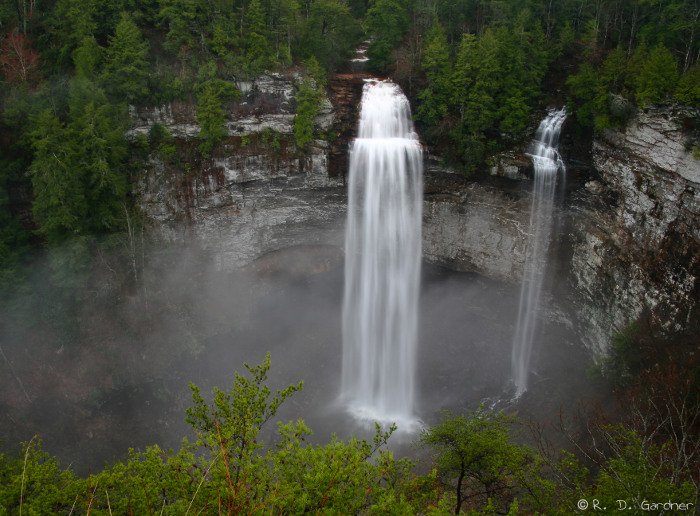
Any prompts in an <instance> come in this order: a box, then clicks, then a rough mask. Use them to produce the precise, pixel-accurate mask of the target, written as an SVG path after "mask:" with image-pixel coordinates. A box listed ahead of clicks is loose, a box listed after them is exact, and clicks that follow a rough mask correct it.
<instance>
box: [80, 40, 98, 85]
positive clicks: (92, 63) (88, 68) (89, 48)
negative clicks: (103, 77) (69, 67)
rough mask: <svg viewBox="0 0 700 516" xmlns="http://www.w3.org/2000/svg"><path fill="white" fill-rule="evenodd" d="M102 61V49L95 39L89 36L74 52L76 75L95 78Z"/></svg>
mask: <svg viewBox="0 0 700 516" xmlns="http://www.w3.org/2000/svg"><path fill="white" fill-rule="evenodd" d="M101 59H102V47H101V46H100V45H98V44H97V41H95V38H93V37H92V36H87V37H86V38H85V39H84V40H83V42H82V43H81V45H80V46H79V47H78V48H76V49H75V50H74V51H73V64H74V65H75V75H76V76H78V77H82V78H91V77H94V75H95V73H96V72H97V67H98V65H99V63H100V60H101Z"/></svg>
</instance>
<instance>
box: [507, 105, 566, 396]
mask: <svg viewBox="0 0 700 516" xmlns="http://www.w3.org/2000/svg"><path fill="white" fill-rule="evenodd" d="M565 119H566V110H565V108H562V109H559V110H554V109H553V110H550V111H549V113H548V114H547V116H546V117H545V119H544V120H542V122H541V123H540V126H539V128H538V129H537V133H536V136H535V142H534V143H533V146H532V153H531V155H530V156H531V158H532V162H533V165H534V172H535V173H534V175H535V180H534V186H533V191H532V206H531V208H530V230H529V235H530V236H529V238H528V242H527V250H526V252H525V268H524V270H523V283H522V287H521V290H520V305H519V308H518V320H517V323H516V329H515V336H514V338H513V354H512V371H513V383H514V384H515V396H516V397H519V396H521V395H522V394H523V393H524V392H525V391H526V390H527V387H528V376H529V369H530V357H531V355H532V345H533V341H534V338H535V330H536V328H537V312H538V310H539V305H540V296H541V294H542V283H543V282H544V277H545V269H546V267H547V254H548V251H549V242H550V240H551V233H552V219H553V209H554V192H555V186H556V183H557V175H558V173H559V171H561V172H562V173H564V172H565V167H564V163H563V162H562V160H561V157H560V155H559V152H558V150H557V149H558V147H559V134H560V133H561V126H562V124H563V123H564V120H565Z"/></svg>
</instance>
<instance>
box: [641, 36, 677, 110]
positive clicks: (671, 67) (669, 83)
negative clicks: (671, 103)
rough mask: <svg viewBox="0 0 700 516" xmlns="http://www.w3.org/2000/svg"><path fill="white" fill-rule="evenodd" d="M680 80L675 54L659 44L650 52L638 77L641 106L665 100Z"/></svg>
mask: <svg viewBox="0 0 700 516" xmlns="http://www.w3.org/2000/svg"><path fill="white" fill-rule="evenodd" d="M677 82H678V65H677V64H676V61H675V59H674V58H673V54H671V52H670V51H669V50H668V48H666V47H665V46H664V45H657V46H656V47H654V48H653V49H652V51H651V52H650V53H649V57H648V58H647V60H646V61H645V62H644V64H643V65H642V68H641V70H640V72H639V77H638V78H637V90H636V97H637V102H638V103H639V105H641V106H646V105H649V104H654V103H657V102H661V101H663V100H664V99H665V98H666V97H667V96H668V95H670V94H671V93H672V92H673V90H674V88H675V87H676V83H677Z"/></svg>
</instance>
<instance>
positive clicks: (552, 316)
mask: <svg viewBox="0 0 700 516" xmlns="http://www.w3.org/2000/svg"><path fill="white" fill-rule="evenodd" d="M321 251H322V252H320V251H319V250H318V249H310V250H305V249H293V250H288V251H281V252H279V253H276V255H275V256H274V257H273V258H269V257H268V258H267V259H266V260H263V263H265V267H263V268H258V269H253V270H251V271H247V272H245V273H241V274H225V273H220V272H216V271H215V270H209V269H207V267H205V266H203V265H202V263H201V262H200V261H198V260H200V257H196V259H193V260H190V262H194V263H197V264H198V267H197V270H198V272H197V273H194V272H193V271H192V270H191V266H192V263H189V262H188V263H187V264H184V265H180V266H177V265H176V266H173V265H172V262H169V263H170V268H169V269H168V272H167V274H163V273H162V272H161V275H160V276H158V278H159V279H158V281H157V282H153V284H152V285H151V291H150V292H149V294H148V296H150V299H151V301H150V302H149V303H150V304H149V303H145V302H144V301H143V300H140V298H139V295H134V296H131V297H126V298H120V299H119V300H118V301H115V302H114V303H115V304H114V305H112V304H109V303H106V302H105V306H102V305H101V304H100V303H99V302H93V303H91V304H90V305H89V306H87V305H86V306H82V305H81V306H80V307H79V308H78V309H77V310H76V311H75V313H74V314H73V316H74V317H75V318H76V320H75V321H74V325H75V328H73V329H72V330H71V331H72V333H70V335H69V337H65V340H66V341H67V342H66V343H60V342H59V341H60V339H59V338H58V337H57V335H56V334H54V333H52V331H56V330H55V327H54V326H51V325H43V326H42V328H41V329H37V327H36V325H33V324H29V323H26V322H24V323H23V328H24V329H23V330H22V331H20V330H19V329H16V331H14V332H8V331H4V332H3V333H2V337H3V339H4V340H3V349H4V350H5V352H6V354H7V358H8V360H7V361H6V360H3V359H2V358H1V357H0V360H2V362H1V363H0V371H2V373H1V374H2V376H1V377H0V383H1V385H0V386H1V387H2V394H1V395H0V436H2V439H3V443H2V445H3V448H4V449H6V450H16V447H17V443H18V442H19V441H21V440H29V439H30V438H31V437H32V436H33V435H34V434H39V435H40V436H41V437H42V438H43V441H44V448H45V449H46V450H47V451H49V452H50V453H52V454H55V455H57V456H58V457H59V458H60V459H61V462H62V464H63V465H64V466H67V465H69V464H71V467H72V468H73V469H75V470H76V471H78V472H87V471H91V470H92V471H94V470H95V469H99V468H100V467H102V466H103V465H104V464H106V463H109V462H112V461H114V460H117V459H119V458H122V457H124V456H125V454H126V451H127V449H128V448H129V447H135V448H143V447H145V446H146V445H149V444H154V443H158V444H160V445H162V446H165V447H170V446H177V445H178V444H179V442H180V440H181V438H182V437H184V436H186V435H190V431H189V428H188V427H187V425H186V424H185V423H184V417H185V410H186V408H187V407H188V406H189V404H190V394H189V389H188V382H194V383H196V384H197V385H199V386H200V387H201V388H202V390H203V391H204V392H205V393H207V392H209V391H210V390H211V388H212V387H213V386H219V387H222V388H227V387H229V386H230V384H231V381H232V378H233V373H234V371H242V370H243V366H242V364H243V362H249V363H253V364H254V363H259V362H260V361H261V360H262V359H263V358H264V356H265V354H266V353H267V352H268V351H269V352H270V353H271V355H272V369H271V372H270V384H271V386H273V387H274V388H281V387H284V386H286V385H287V384H289V383H293V382H297V381H299V380H304V390H303V391H302V392H301V393H298V394H296V395H295V396H293V397H292V398H291V399H290V400H289V401H287V403H286V404H285V405H283V407H282V409H281V410H280V413H279V416H280V419H284V420H286V419H297V418H300V417H301V418H303V419H305V420H306V422H307V424H309V426H310V427H311V428H312V429H313V430H314V435H315V437H314V439H316V440H317V441H318V442H323V441H325V440H327V439H328V437H329V436H330V435H331V434H332V433H335V434H337V435H339V436H340V437H348V436H349V435H351V434H355V435H361V436H370V435H371V432H370V430H369V429H368V428H366V427H364V426H361V425H359V424H357V423H356V422H355V421H353V420H352V419H351V418H350V417H349V416H347V415H346V413H345V411H344V409H343V407H341V406H339V405H338V403H337V396H338V394H339V388H340V374H341V346H342V341H341V304H342V295H343V269H342V260H340V259H338V258H337V252H335V251H330V252H329V251H328V250H321ZM319 256H320V257H319ZM518 293H519V286H518V285H506V284H503V283H498V282H494V281H490V280H487V279H485V278H483V277H480V276H477V275H473V274H464V273H455V272H450V271H447V270H443V269H437V268H432V267H428V266H426V267H424V269H423V276H422V289H421V307H420V337H419V356H418V370H417V395H418V396H417V406H418V414H419V416H420V418H421V419H422V421H423V422H425V423H427V424H430V423H434V422H435V421H437V419H438V417H439V414H440V411H441V410H442V409H450V410H453V411H458V412H461V411H467V410H473V409H475V408H476V407H477V406H478V405H479V404H480V403H486V404H487V405H489V406H491V405H493V406H496V407H499V408H504V409H507V410H510V411H515V412H517V413H519V414H520V415H521V416H523V417H526V418H530V417H532V418H535V419H537V420H540V421H546V420H548V419H549V418H552V417H556V415H557V414H558V412H559V409H560V408H562V407H563V408H566V407H569V406H573V405H575V404H576V403H577V402H578V401H579V400H580V399H581V398H582V397H585V396H587V395H590V394H593V390H594V387H593V386H591V385H590V382H589V381H588V380H587V376H586V369H587V367H588V364H589V360H588V358H587V357H586V354H585V353H584V351H583V350H582V349H580V347H579V346H578V343H577V339H576V337H575V335H574V334H573V333H572V331H571V330H570V329H569V326H570V325H569V323H568V322H567V321H566V318H565V317H563V315H562V313H561V311H560V310H559V309H558V308H557V303H556V302H555V300H552V299H551V298H550V299H548V300H547V299H546V297H547V296H546V295H545V296H544V297H545V299H544V304H545V305H547V306H548V308H547V309H546V310H545V313H546V314H548V316H547V317H546V318H545V319H544V320H543V321H542V323H541V325H540V331H539V334H538V336H537V338H536V341H535V344H534V351H533V359H532V376H531V382H530V385H531V387H530V390H529V391H528V392H527V393H526V394H525V395H524V396H522V398H520V399H519V400H518V402H517V403H513V402H511V401H510V400H511V397H512V395H513V392H514V391H513V388H512V386H511V384H510V355H511V343H512V335H513V331H514V321H515V316H516V311H517V303H518ZM148 314H151V315H148ZM25 316H26V314H23V313H21V312H18V313H17V315H15V316H14V317H17V318H21V317H25ZM7 320H10V321H12V318H11V317H8V318H7ZM18 326H22V324H18ZM71 335H72V337H71ZM71 339H73V340H74V341H73V342H70V341H71ZM10 365H12V370H10ZM19 382H21V383H22V386H23V387H24V390H25V391H26V392H27V395H28V396H29V399H31V403H30V402H28V401H27V399H26V396H25V395H24V393H23V392H22V389H21V387H20V385H19ZM273 430H274V425H271V427H270V428H269V430H268V433H267V434H266V435H267V437H268V438H270V432H272V431H273ZM399 430H400V429H399ZM414 438H415V434H405V433H403V434H402V433H401V432H399V434H397V435H396V436H395V438H394V439H393V441H394V443H395V446H396V447H397V448H398V449H399V451H401V452H405V453H413V452H412V448H410V447H409V446H407V445H408V444H410V442H411V441H412V440H413V439H414Z"/></svg>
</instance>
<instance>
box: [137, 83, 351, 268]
mask: <svg viewBox="0 0 700 516" xmlns="http://www.w3.org/2000/svg"><path fill="white" fill-rule="evenodd" d="M297 80H298V77H296V76H295V75H294V74H288V75H283V74H268V75H264V76H261V77H259V78H257V79H256V80H255V81H253V82H251V83H242V84H239V85H238V86H239V88H240V89H241V91H242V92H243V93H244V95H243V98H242V99H241V100H240V101H237V102H235V103H232V104H231V105H230V106H229V107H228V111H227V120H226V126H227V128H228V131H229V137H228V138H227V139H226V140H225V142H224V143H223V145H222V146H221V147H220V148H219V149H218V150H217V151H216V153H215V155H214V156H213V157H212V158H211V159H209V160H203V161H202V160H199V159H198V158H197V153H196V152H193V148H194V146H195V145H196V142H195V141H194V138H195V137H196V135H197V134H198V133H199V127H198V126H197V124H196V119H195V116H194V109H193V107H192V106H189V105H185V104H182V105H171V106H164V107H160V108H152V109H143V110H140V111H137V110H132V117H133V120H134V126H133V129H132V134H137V133H148V131H149V130H150V128H151V127H153V125H154V124H156V123H159V124H162V125H164V126H165V127H167V128H168V129H169V130H170V132H171V133H172V134H173V136H174V137H175V138H176V147H177V149H178V153H177V157H176V158H175V159H173V158H165V157H162V156H160V155H158V154H152V155H151V156H150V157H149V162H148V166H147V167H146V168H145V170H143V172H142V174H141V175H140V181H139V183H138V188H137V190H138V191H137V192H136V193H137V195H138V197H139V199H140V204H141V207H142V209H143V211H144V213H145V214H146V216H147V217H148V218H149V219H150V220H152V221H154V222H155V224H154V226H155V230H156V232H157V233H159V234H160V235H161V236H162V237H164V238H166V239H167V240H171V241H188V242H194V243H197V244H199V246H200V247H201V248H202V249H204V250H207V251H210V252H211V253H213V254H215V255H216V257H217V260H218V261H219V264H220V266H221V267H222V268H223V269H231V268H236V267H241V266H244V265H246V264H248V263H250V262H252V261H253V260H255V259H256V258H258V257H260V256H262V255H264V254H266V253H269V252H272V251H277V250H279V249H284V248H286V247H293V246H299V245H316V244H332V245H340V244H341V243H342V232H343V225H344V217H345V192H344V189H343V187H342V179H334V178H330V177H329V176H328V173H327V171H328V144H327V143H326V142H325V141H320V140H319V141H316V142H314V143H313V144H312V145H311V146H310V148H308V149H306V150H304V151H300V150H299V149H297V148H296V147H295V145H294V138H293V134H292V132H293V123H294V110H295V102H294V95H295V88H296V86H295V83H296V82H297ZM333 122H334V117H333V111H332V109H331V104H330V101H329V100H328V99H325V100H324V102H323V106H322V109H321V112H320V113H319V116H318V117H317V119H316V126H317V129H318V130H320V131H327V130H328V129H329V128H330V127H331V126H332V124H333Z"/></svg>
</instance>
